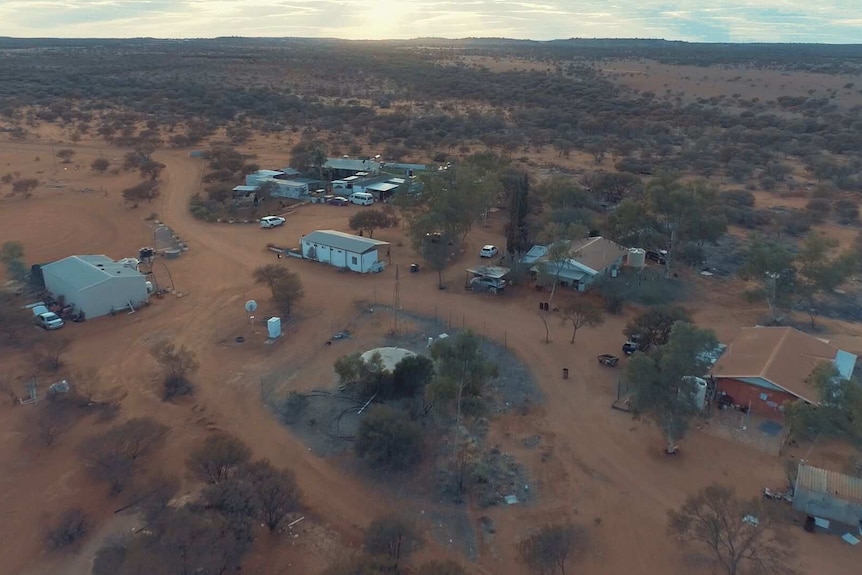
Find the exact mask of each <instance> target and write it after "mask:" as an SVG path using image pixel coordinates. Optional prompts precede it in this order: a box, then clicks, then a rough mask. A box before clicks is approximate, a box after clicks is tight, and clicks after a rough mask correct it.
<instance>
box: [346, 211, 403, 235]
mask: <svg viewBox="0 0 862 575" xmlns="http://www.w3.org/2000/svg"><path fill="white" fill-rule="evenodd" d="M397 224H398V218H397V217H396V216H395V212H394V211H393V210H392V209H391V208H389V209H382V210H374V209H371V210H362V211H361V212H356V213H355V214H353V215H352V216H350V219H349V220H348V222H347V225H348V226H350V229H351V230H353V231H355V232H363V233H367V234H368V237H369V238H373V237H374V230H378V229H384V228H391V227H392V226H395V225H397Z"/></svg>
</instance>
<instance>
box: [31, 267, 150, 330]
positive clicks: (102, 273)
mask: <svg viewBox="0 0 862 575" xmlns="http://www.w3.org/2000/svg"><path fill="white" fill-rule="evenodd" d="M42 277H43V278H44V280H45V289H47V290H48V291H49V292H51V294H52V295H53V296H54V297H55V298H57V299H59V298H61V297H62V298H63V301H64V303H65V304H66V305H71V306H72V307H73V308H74V310H75V311H76V312H83V313H84V315H85V317H87V318H90V319H92V318H94V317H99V316H103V315H107V314H109V313H112V312H114V311H118V310H121V309H128V308H129V307H138V306H139V305H141V304H142V303H144V302H146V301H147V298H148V293H147V279H146V276H145V275H144V274H142V273H140V272H139V271H138V270H137V269H136V266H135V265H134V264H133V263H132V262H129V261H114V260H112V259H111V258H109V257H107V256H104V255H82V256H69V257H67V258H64V259H62V260H58V261H56V262H52V263H50V264H45V265H43V266H42Z"/></svg>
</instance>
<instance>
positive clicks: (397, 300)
mask: <svg viewBox="0 0 862 575" xmlns="http://www.w3.org/2000/svg"><path fill="white" fill-rule="evenodd" d="M400 308H401V280H400V278H399V275H398V264H395V325H394V326H393V328H392V332H393V333H398V310H399V309H400Z"/></svg>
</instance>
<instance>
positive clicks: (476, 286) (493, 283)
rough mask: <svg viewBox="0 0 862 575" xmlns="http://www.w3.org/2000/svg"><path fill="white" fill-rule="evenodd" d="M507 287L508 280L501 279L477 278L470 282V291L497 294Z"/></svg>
mask: <svg viewBox="0 0 862 575" xmlns="http://www.w3.org/2000/svg"><path fill="white" fill-rule="evenodd" d="M505 287H506V280H504V279H500V278H487V277H481V276H477V277H474V278H473V279H471V280H470V289H471V290H473V291H489V292H491V293H497V292H498V291H502V290H503V288H505Z"/></svg>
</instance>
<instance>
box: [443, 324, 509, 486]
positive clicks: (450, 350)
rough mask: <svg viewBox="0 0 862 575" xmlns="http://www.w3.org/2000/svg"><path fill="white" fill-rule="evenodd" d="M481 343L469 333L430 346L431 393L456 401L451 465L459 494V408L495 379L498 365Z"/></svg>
mask: <svg viewBox="0 0 862 575" xmlns="http://www.w3.org/2000/svg"><path fill="white" fill-rule="evenodd" d="M481 343H482V342H481V340H480V339H479V338H478V337H477V336H476V335H475V334H473V332H471V331H470V330H464V331H460V332H458V335H456V336H455V337H449V338H445V339H439V340H437V341H436V342H434V345H433V346H431V357H432V358H434V361H435V362H436V369H437V377H436V380H435V382H434V384H433V385H432V390H431V393H432V395H434V396H436V397H437V398H439V399H442V400H444V401H452V400H454V402H455V425H454V438H453V442H452V466H453V469H454V470H455V472H456V479H457V486H458V492H459V493H462V492H463V490H464V477H465V473H466V465H465V461H463V460H462V459H461V458H459V450H460V449H461V445H460V429H461V407H462V401H463V399H464V396H467V397H470V398H473V397H480V396H481V395H482V392H483V390H484V389H485V386H486V385H487V384H488V382H489V381H490V380H491V379H493V378H495V377H497V374H498V371H497V365H496V364H495V363H492V362H491V361H489V360H488V359H487V358H486V357H485V353H484V352H483V351H482V346H481Z"/></svg>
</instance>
